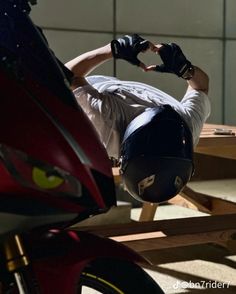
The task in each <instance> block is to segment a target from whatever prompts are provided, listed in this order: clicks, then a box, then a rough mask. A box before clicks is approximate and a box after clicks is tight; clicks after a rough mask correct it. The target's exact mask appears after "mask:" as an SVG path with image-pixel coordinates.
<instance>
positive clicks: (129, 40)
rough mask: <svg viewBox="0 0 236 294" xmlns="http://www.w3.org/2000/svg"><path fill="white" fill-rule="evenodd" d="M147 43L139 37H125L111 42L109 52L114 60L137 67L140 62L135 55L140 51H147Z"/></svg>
mask: <svg viewBox="0 0 236 294" xmlns="http://www.w3.org/2000/svg"><path fill="white" fill-rule="evenodd" d="M148 47H149V42H148V41H147V40H145V39H143V38H141V37H140V36H139V35H137V34H134V35H132V36H129V35H126V36H124V37H122V38H119V39H117V40H113V41H111V50H112V54H113V57H114V58H121V59H124V60H126V61H128V62H130V63H132V64H133V65H137V66H139V65H140V63H141V61H140V60H138V58H137V55H138V54H139V53H140V52H141V51H145V50H147V49H148Z"/></svg>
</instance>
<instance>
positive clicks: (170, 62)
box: [148, 43, 194, 80]
mask: <svg viewBox="0 0 236 294" xmlns="http://www.w3.org/2000/svg"><path fill="white" fill-rule="evenodd" d="M156 48H157V50H156V52H157V53H158V54H159V55H160V57H161V60H162V61H163V64H161V65H156V66H150V67H149V68H148V70H155V71H158V72H166V73H173V74H176V75H177V76H178V77H181V78H183V79H186V80H189V79H191V78H192V77H193V74H194V67H193V65H192V64H191V62H190V61H189V60H187V58H186V57H185V56H184V54H183V52H182V50H181V49H180V47H179V46H178V45H177V44H175V43H170V44H160V45H157V46H156Z"/></svg>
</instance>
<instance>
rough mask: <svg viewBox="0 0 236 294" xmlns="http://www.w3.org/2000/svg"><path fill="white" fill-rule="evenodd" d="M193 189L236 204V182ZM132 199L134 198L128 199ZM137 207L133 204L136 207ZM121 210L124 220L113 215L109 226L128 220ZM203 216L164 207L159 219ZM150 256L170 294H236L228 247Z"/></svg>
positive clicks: (235, 258)
mask: <svg viewBox="0 0 236 294" xmlns="http://www.w3.org/2000/svg"><path fill="white" fill-rule="evenodd" d="M190 187H191V188H193V189H195V190H197V191H198V192H202V193H207V194H209V195H213V196H215V197H220V198H224V199H228V200H230V201H233V202H236V195H235V191H236V180H224V181H222V182H220V181H215V182H214V181H207V182H203V183H197V182H193V183H190ZM126 196H127V195H121V197H120V200H125V198H126ZM128 199H131V198H130V197H128ZM128 201H129V200H128ZM136 204H137V203H136V202H133V207H135V206H136ZM119 209H120V211H121V212H122V216H121V217H120V216H119V213H118V215H117V213H115V214H113V213H111V212H110V214H109V215H108V218H106V221H105V223H108V222H109V221H110V222H111V223H114V222H117V221H120V220H121V219H127V216H125V215H126V213H127V212H126V210H125V208H124V207H123V208H119ZM140 212H141V209H140V208H132V209H131V216H130V217H131V218H132V219H134V220H138V218H139V215H140ZM113 215H114V216H115V217H114V218H113ZM202 215H206V214H205V213H201V212H199V211H196V210H192V209H188V208H184V207H180V206H175V205H162V206H159V207H158V208H157V211H156V215H155V220H159V219H173V218H184V217H194V216H196V217H197V216H202ZM98 217H99V218H100V217H101V216H98ZM98 220H99V222H100V220H101V223H102V222H103V217H101V219H98ZM96 222H97V221H96ZM190 225H191V224H190ZM146 257H147V258H151V260H152V261H153V263H154V264H153V266H150V267H149V268H145V270H146V271H147V272H148V273H149V274H150V275H151V276H152V277H153V278H154V279H155V280H156V281H157V283H158V284H159V285H160V286H161V288H162V289H163V290H164V292H165V293H166V294H172V293H176V294H181V293H192V294H198V293H199V294H200V293H201V294H202V293H206V294H224V293H232V294H235V293H236V252H235V253H233V252H230V251H228V250H227V249H225V248H224V247H221V246H219V245H214V244H204V245H196V246H186V247H179V248H171V249H162V250H158V251H156V252H148V253H147V254H146ZM89 293H91V292H89ZM134 294H135V293H134ZM143 294H149V293H143Z"/></svg>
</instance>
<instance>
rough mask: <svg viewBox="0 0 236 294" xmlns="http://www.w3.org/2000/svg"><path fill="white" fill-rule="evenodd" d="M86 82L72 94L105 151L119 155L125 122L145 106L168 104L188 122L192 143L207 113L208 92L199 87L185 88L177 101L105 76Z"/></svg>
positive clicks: (128, 121) (158, 91) (147, 87)
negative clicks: (190, 89)
mask: <svg viewBox="0 0 236 294" xmlns="http://www.w3.org/2000/svg"><path fill="white" fill-rule="evenodd" d="M87 80H88V82H89V85H86V86H83V87H79V88H77V89H75V90H74V95H75V97H76V99H77V101H78V103H79V104H80V106H81V107H82V109H83V110H84V111H85V113H86V114H87V115H88V117H89V119H90V120H91V122H92V124H93V125H94V127H95V128H96V130H97V132H98V134H99V136H100V139H101V141H102V142H103V144H104V146H105V148H106V150H107V152H108V155H109V156H111V157H114V158H118V157H119V152H120V144H121V142H122V138H123V135H124V133H125V130H126V128H127V126H128V124H129V123H130V122H131V121H132V120H133V119H134V118H135V117H136V116H138V115H139V114H141V113H142V112H144V111H145V110H147V109H150V108H153V107H157V106H160V105H164V104H169V105H170V106H171V107H172V108H173V109H174V110H176V111H177V112H178V113H179V114H180V115H181V117H182V118H183V119H184V120H185V122H186V123H187V125H188V126H189V128H190V130H191V132H192V135H193V143H194V146H196V144H197V143H198V140H199V136H200V133H201V130H202V127H203V124H204V123H205V121H206V119H207V117H208V116H209V114H210V102H209V99H208V96H207V95H206V94H205V93H204V92H202V91H196V90H192V91H188V92H187V93H186V94H185V96H184V97H183V99H182V100H181V101H180V102H179V101H178V100H176V99H175V98H173V97H171V96H170V95H168V94H166V93H164V92H163V91H161V90H159V89H156V88H154V87H152V86H149V85H146V84H143V83H139V82H132V81H120V80H118V79H116V78H112V77H106V76H91V77H88V78H87Z"/></svg>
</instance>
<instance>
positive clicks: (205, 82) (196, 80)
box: [187, 66, 209, 94]
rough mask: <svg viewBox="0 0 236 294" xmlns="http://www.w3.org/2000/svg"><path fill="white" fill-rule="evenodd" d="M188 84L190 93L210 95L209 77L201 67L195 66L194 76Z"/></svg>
mask: <svg viewBox="0 0 236 294" xmlns="http://www.w3.org/2000/svg"><path fill="white" fill-rule="evenodd" d="M187 82H188V89H187V92H188V91H191V90H197V91H202V92H204V93H206V94H208V90H209V77H208V75H207V74H206V73H205V72H204V71H203V70H201V69H200V68H199V67H197V66H194V75H193V77H192V78H191V79H190V80H187Z"/></svg>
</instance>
